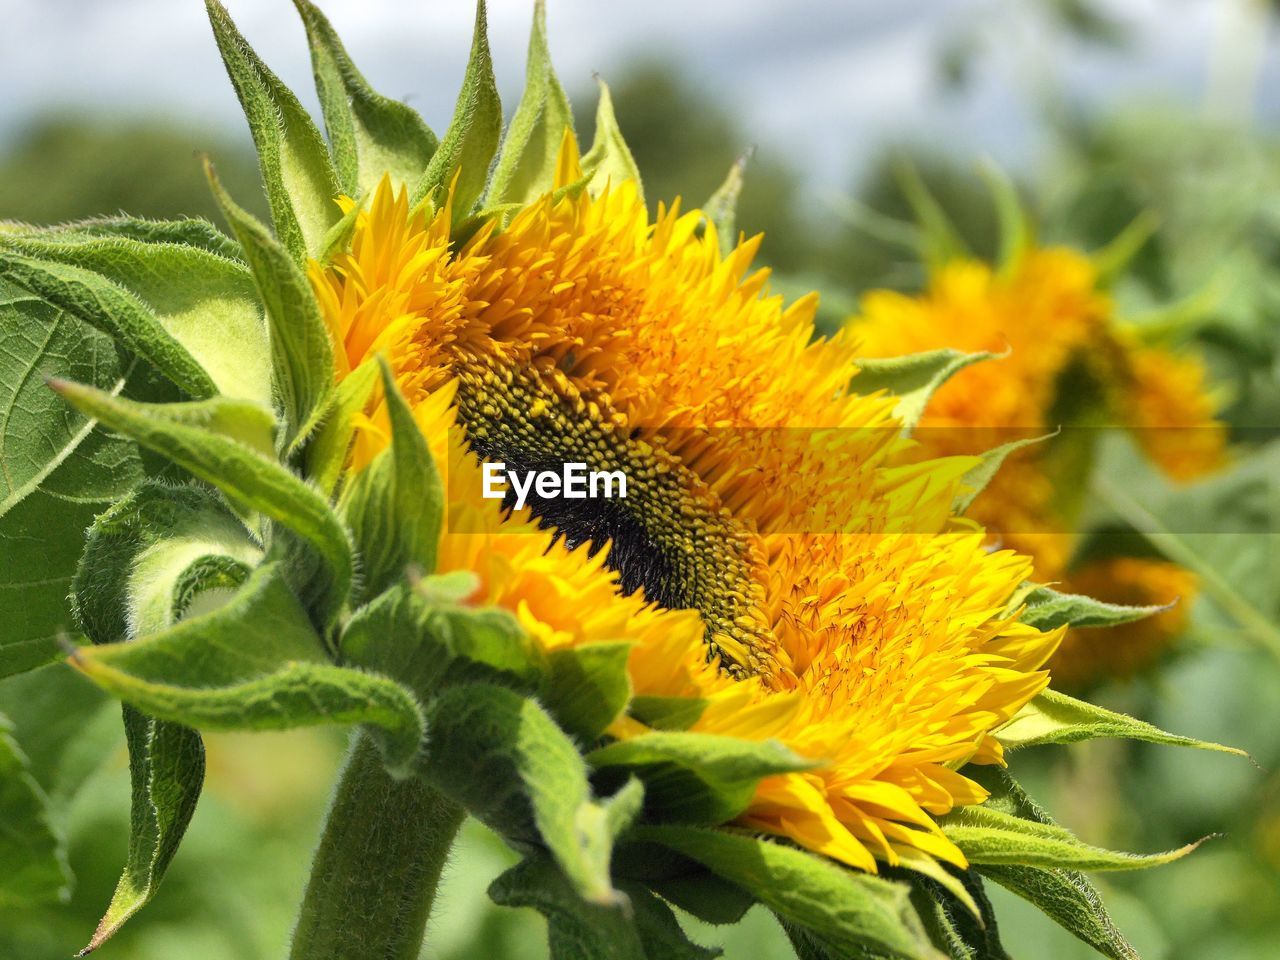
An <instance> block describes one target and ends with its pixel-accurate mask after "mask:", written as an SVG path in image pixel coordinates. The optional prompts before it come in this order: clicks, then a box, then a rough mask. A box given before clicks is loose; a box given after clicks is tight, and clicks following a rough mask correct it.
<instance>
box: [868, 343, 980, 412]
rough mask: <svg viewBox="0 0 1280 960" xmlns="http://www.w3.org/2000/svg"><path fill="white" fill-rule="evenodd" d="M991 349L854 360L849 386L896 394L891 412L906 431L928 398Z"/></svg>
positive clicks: (949, 350) (935, 351)
mask: <svg viewBox="0 0 1280 960" xmlns="http://www.w3.org/2000/svg"><path fill="white" fill-rule="evenodd" d="M995 356H996V354H994V353H986V352H983V353H962V352H961V351H959V350H951V349H945V350H929V351H927V352H925V353H913V354H909V355H907V356H902V357H888V358H883V359H880V358H870V357H868V358H864V359H860V360H858V373H857V375H856V376H855V377H854V379H853V389H854V390H856V391H857V392H858V393H860V394H869V393H875V392H876V391H877V390H887V391H889V392H890V393H891V394H893V395H894V396H896V397H897V398H898V405H897V406H896V407H895V408H894V416H896V417H897V418H898V419H899V420H901V421H902V426H903V429H904V430H905V431H907V432H910V431H911V430H913V429H915V426H916V424H918V423H919V422H920V418H921V417H922V416H923V415H924V410H925V407H927V406H928V405H929V399H930V398H931V397H932V396H933V394H934V391H936V390H937V389H938V388H939V387H940V386H942V385H943V384H944V383H946V382H947V380H949V379H950V378H951V377H952V376H954V375H955V374H956V373H958V372H959V371H961V370H963V369H964V368H965V367H967V366H970V365H971V364H975V363H979V362H980V361H983V360H990V359H992V358H993V357H995Z"/></svg>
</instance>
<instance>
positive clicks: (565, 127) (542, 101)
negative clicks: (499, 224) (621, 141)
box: [484, 0, 573, 208]
mask: <svg viewBox="0 0 1280 960" xmlns="http://www.w3.org/2000/svg"><path fill="white" fill-rule="evenodd" d="M566 131H568V132H569V133H570V134H572V132H573V111H572V110H571V109H570V107H569V98H568V96H566V95H565V92H564V88H563V87H562V86H560V81H559V80H558V79H557V78H556V73H555V70H554V68H553V67H552V66H551V52H550V50H549V49H548V46H547V5H546V0H536V2H535V3H534V8H533V31H532V33H531V34H530V37H529V61H528V68H527V70H526V74H525V85H524V95H523V96H522V97H521V98H520V105H519V106H518V107H516V112H515V115H514V116H513V117H512V118H511V125H510V126H509V127H507V134H506V137H505V138H504V139H503V141H502V150H501V152H500V153H499V154H498V164H497V166H496V167H495V168H494V171H493V177H492V178H491V179H490V181H489V190H488V192H487V193H486V194H485V199H484V206H485V208H490V207H496V206H500V205H502V204H516V205H519V206H523V205H525V204H528V203H530V202H532V201H533V200H536V199H537V198H538V197H540V196H542V195H543V194H546V193H550V192H551V189H552V187H554V186H555V174H556V162H557V160H558V159H559V156H560V146H561V144H562V143H563V141H564V136H565V132H566Z"/></svg>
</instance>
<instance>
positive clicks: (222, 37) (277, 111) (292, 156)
mask: <svg viewBox="0 0 1280 960" xmlns="http://www.w3.org/2000/svg"><path fill="white" fill-rule="evenodd" d="M205 6H206V7H207V9H208V12H209V23H210V24H211V25H212V27H213V35H214V38H215V39H216V40H217V42H218V49H219V50H220V51H221V53H222V62H223V64H225V65H226V68H227V75H228V76H229V77H230V78H231V83H232V85H233V86H234V87H235V88H236V96H237V97H239V98H240V105H241V106H242V107H243V108H244V115H245V119H247V120H248V121H249V132H250V133H251V134H252V135H253V142H254V145H255V146H256V147H257V148H258V164H259V166H260V167H261V168H262V180H263V184H264V185H265V187H266V192H267V202H268V204H269V205H270V207H271V219H272V222H273V223H274V224H275V228H276V235H277V236H278V237H279V238H280V243H281V244H282V245H283V246H284V248H285V249H286V250H287V251H288V252H289V256H290V257H292V258H293V261H294V262H295V263H298V264H301V263H303V262H305V261H306V259H307V257H308V256H312V257H314V256H317V255H318V254H319V252H320V250H321V244H322V242H323V240H324V237H325V234H326V233H327V232H328V230H329V228H330V227H331V226H333V224H334V223H335V222H336V221H337V220H338V217H339V215H340V211H339V209H338V206H337V204H335V203H334V202H333V201H334V198H335V197H336V196H337V194H338V177H337V173H336V172H335V171H334V169H333V163H332V161H331V159H330V157H329V149H328V147H327V146H326V145H325V142H324V139H323V138H322V137H321V136H320V131H319V130H317V129H316V125H315V123H314V122H312V120H311V117H310V116H308V115H307V112H306V110H304V109H303V108H302V104H300V103H299V102H298V98H297V97H295V96H294V95H293V92H292V91H291V90H289V88H288V87H286V86H285V85H284V84H283V83H281V82H280V78H279V77H277V76H276V75H275V74H274V73H272V72H271V71H270V70H269V69H267V66H266V64H264V63H263V62H262V61H261V60H260V59H259V58H258V55H257V54H256V53H254V52H253V48H252V47H250V46H249V42H248V41H247V40H245V38H244V37H243V36H242V35H241V34H240V31H239V30H237V29H236V26H235V24H234V23H233V22H232V20H231V15H230V14H228V13H227V10H226V8H225V7H223V5H222V4H221V3H219V2H218V0H205Z"/></svg>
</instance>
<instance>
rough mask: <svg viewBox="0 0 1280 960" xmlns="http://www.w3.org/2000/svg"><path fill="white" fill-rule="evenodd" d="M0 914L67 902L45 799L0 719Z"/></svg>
mask: <svg viewBox="0 0 1280 960" xmlns="http://www.w3.org/2000/svg"><path fill="white" fill-rule="evenodd" d="M0 823H2V824H4V829H0V863H3V864H4V870H3V871H0V910H26V909H30V908H32V907H36V906H39V905H41V904H46V903H66V902H67V901H68V900H69V899H70V897H71V868H70V867H69V866H68V865H67V857H66V850H65V849H64V846H63V843H62V839H61V837H60V836H59V835H58V833H57V831H56V830H55V829H54V826H53V822H52V820H51V818H50V813H49V798H48V797H47V796H46V795H45V792H44V790H43V789H41V787H40V784H38V783H37V782H36V780H35V777H33V776H32V775H31V769H30V763H29V761H28V760H27V757H26V754H24V753H23V752H22V748H21V747H19V746H18V743H17V741H16V740H14V738H13V736H12V727H11V725H10V723H9V720H8V718H7V717H5V716H4V715H3V714H0Z"/></svg>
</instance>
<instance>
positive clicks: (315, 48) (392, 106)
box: [294, 0, 439, 197]
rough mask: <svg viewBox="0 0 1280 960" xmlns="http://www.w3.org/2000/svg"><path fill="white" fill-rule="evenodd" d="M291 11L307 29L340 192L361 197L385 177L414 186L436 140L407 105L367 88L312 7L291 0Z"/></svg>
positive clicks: (303, 0) (306, 1)
mask: <svg viewBox="0 0 1280 960" xmlns="http://www.w3.org/2000/svg"><path fill="white" fill-rule="evenodd" d="M294 6H296V7H297V8H298V13H299V15H300V16H301V17H302V22H303V23H304V24H305V26H306V28H307V42H308V44H309V45H310V47H311V67H312V70H313V72H314V73H315V79H316V92H317V93H318V94H319V96H320V109H321V110H322V111H323V113H324V123H325V128H326V129H327V130H328V132H329V142H330V144H331V145H332V149H333V159H334V164H335V166H336V167H337V174H338V180H339V182H340V185H341V187H342V189H343V191H345V192H346V194H347V195H348V196H351V197H363V196H366V195H368V194H369V193H371V192H372V191H373V189H374V188H375V187H376V186H377V185H378V181H379V180H380V179H381V178H382V177H383V176H384V175H387V176H390V177H391V179H392V182H393V183H395V184H397V185H399V184H413V183H416V182H417V179H418V178H419V177H420V176H422V173H423V171H424V170H425V169H426V167H427V164H428V163H429V162H430V161H431V157H432V155H433V154H434V153H435V152H436V147H437V146H438V143H439V141H438V140H437V139H436V135H435V134H434V133H432V132H431V128H430V127H428V126H427V125H426V123H424V122H423V120H422V118H421V117H420V116H418V114H417V112H416V111H414V110H413V109H412V108H411V107H409V106H408V105H407V104H404V103H401V102H400V101H398V100H392V99H391V98H389V97H384V96H382V95H381V94H380V93H378V92H376V91H375V90H374V89H373V88H372V87H370V86H369V83H368V81H367V80H365V78H364V75H363V74H362V73H361V72H360V71H359V70H358V69H357V68H356V65H355V64H354V63H352V62H351V58H350V56H348V54H347V51H346V48H344V47H343V45H342V41H341V40H340V39H339V38H338V34H337V32H336V31H335V30H334V29H333V26H332V25H331V24H330V23H329V21H328V19H327V18H326V17H325V15H324V14H323V13H321V12H320V10H319V9H317V7H316V6H315V4H313V3H310V2H309V0H294Z"/></svg>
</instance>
